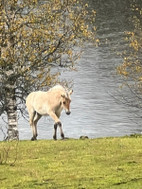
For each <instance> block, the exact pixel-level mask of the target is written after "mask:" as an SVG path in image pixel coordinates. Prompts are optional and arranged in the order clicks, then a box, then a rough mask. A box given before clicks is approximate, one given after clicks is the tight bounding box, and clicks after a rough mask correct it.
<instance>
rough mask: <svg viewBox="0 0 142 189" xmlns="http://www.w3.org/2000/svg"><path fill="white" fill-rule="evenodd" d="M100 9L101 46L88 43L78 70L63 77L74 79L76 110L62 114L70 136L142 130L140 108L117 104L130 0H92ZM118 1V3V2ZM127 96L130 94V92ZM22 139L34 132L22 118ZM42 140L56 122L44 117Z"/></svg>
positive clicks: (66, 73) (63, 74) (102, 134)
mask: <svg viewBox="0 0 142 189" xmlns="http://www.w3.org/2000/svg"><path fill="white" fill-rule="evenodd" d="M90 2H91V3H92V6H94V8H95V9H96V11H97V18H96V26H97V37H98V38H99V40H100V45H99V47H94V46H92V45H90V44H86V47H85V53H84V55H83V57H82V58H81V59H80V60H79V63H78V65H77V70H78V71H77V72H63V73H62V77H63V78H65V79H69V80H71V79H73V82H74V87H73V89H74V93H73V94H72V103H71V109H72V113H71V115H70V116H67V115H66V114H65V113H62V116H61V120H62V123H63V129H64V132H65V135H66V136H67V137H73V138H79V137H80V136H81V135H87V136H89V137H90V138H96V137H104V136H122V135H126V134H131V133H137V132H141V128H140V126H139V125H137V124H136V123H135V122H137V119H136V118H133V116H134V113H135V111H136V110H134V109H131V108H130V107H126V106H125V105H124V104H120V103H117V102H116V100H115V99H114V98H112V95H113V96H114V95H115V94H116V92H115V91H116V90H118V88H119V84H120V83H121V81H120V80H119V78H117V79H116V77H114V76H115V75H116V73H115V68H116V66H117V65H118V64H120V63H122V59H121V57H120V56H118V55H117V54H118V53H121V52H123V51H124V50H125V48H126V47H127V44H126V41H125V40H124V32H125V31H129V30H130V29H131V27H132V26H131V25H130V21H129V19H130V17H131V11H130V8H129V1H127V3H126V1H123V0H119V1H103V0H100V1H99V2H98V1H97V0H91V1H90ZM115 2H116V3H115ZM126 95H127V94H126ZM19 131H20V139H30V138H31V136H32V132H31V129H30V126H29V124H28V122H27V121H25V120H23V119H20V120H19ZM38 133H39V137H38V138H39V139H46V138H48V139H51V138H52V135H53V121H52V120H51V119H49V118H47V117H43V118H42V119H41V120H40V121H39V124H38Z"/></svg>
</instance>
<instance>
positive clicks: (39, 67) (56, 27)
mask: <svg viewBox="0 0 142 189" xmlns="http://www.w3.org/2000/svg"><path fill="white" fill-rule="evenodd" d="M88 11H89V9H88V4H85V3H84V1H82V0H28V1H27V0H0V47H1V48H0V115H1V114H3V113H6V115H7V118H8V132H7V133H8V139H9V140H13V139H18V138H19V136H18V129H17V111H22V104H24V103H25V97H26V96H27V94H28V93H30V92H31V91H33V90H38V89H44V87H45V88H46V89H47V88H48V87H49V86H52V85H53V84H55V83H56V82H57V77H58V75H59V73H58V71H57V70H56V69H54V72H53V69H52V68H53V67H54V68H56V67H59V66H60V67H66V66H67V67H71V66H73V65H74V63H75V62H76V60H77V59H78V58H79V55H80V51H77V52H76V51H75V50H74V47H79V46H81V45H82V44H83V43H84V41H87V40H90V39H91V41H93V40H95V28H94V21H95V13H96V12H95V11H94V10H92V11H91V12H88Z"/></svg>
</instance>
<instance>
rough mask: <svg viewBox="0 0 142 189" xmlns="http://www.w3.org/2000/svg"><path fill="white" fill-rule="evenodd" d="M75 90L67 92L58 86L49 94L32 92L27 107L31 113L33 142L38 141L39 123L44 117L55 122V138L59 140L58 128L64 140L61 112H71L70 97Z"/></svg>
mask: <svg viewBox="0 0 142 189" xmlns="http://www.w3.org/2000/svg"><path fill="white" fill-rule="evenodd" d="M72 92H73V90H70V91H69V92H67V91H66V90H65V89H64V88H63V87H62V86H61V85H56V86H55V87H53V88H51V89H50V90H49V91H47V92H43V91H37V92H32V93H30V94H29V95H28V97H27V99H26V106H27V109H28V113H29V122H30V126H31V128H32V132H33V137H32V138H31V140H36V138H37V136H38V134H37V122H38V120H39V119H40V118H41V116H43V115H49V116H50V117H51V118H52V119H53V120H54V121H55V124H54V135H53V138H54V139H55V140H56V139H57V126H59V128H60V133H61V137H62V138H63V139H64V133H63V130H62V124H61V121H60V120H59V117H60V114H61V111H62V110H63V109H64V110H65V112H66V114H67V115H69V114H70V113H71V112H70V102H71V99H70V95H71V94H72Z"/></svg>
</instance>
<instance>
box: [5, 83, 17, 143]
mask: <svg viewBox="0 0 142 189" xmlns="http://www.w3.org/2000/svg"><path fill="white" fill-rule="evenodd" d="M5 91H6V113H7V118H8V131H7V135H8V136H7V138H6V140H18V139H19V132H18V128H17V105H16V97H15V84H14V82H9V84H7V86H6V88H5Z"/></svg>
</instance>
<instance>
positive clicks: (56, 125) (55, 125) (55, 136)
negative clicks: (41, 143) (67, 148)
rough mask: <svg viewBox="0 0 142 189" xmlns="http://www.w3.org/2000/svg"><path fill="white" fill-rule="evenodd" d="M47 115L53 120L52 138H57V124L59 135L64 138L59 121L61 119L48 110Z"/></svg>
mask: <svg viewBox="0 0 142 189" xmlns="http://www.w3.org/2000/svg"><path fill="white" fill-rule="evenodd" d="M49 115H50V116H51V118H52V119H53V120H54V121H55V124H54V135H53V139H54V140H57V127H58V126H59V128H60V133H61V137H62V138H63V139H64V133H63V130H62V123H61V121H60V120H59V118H58V117H57V115H56V114H55V113H53V112H50V114H49Z"/></svg>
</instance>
